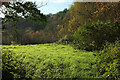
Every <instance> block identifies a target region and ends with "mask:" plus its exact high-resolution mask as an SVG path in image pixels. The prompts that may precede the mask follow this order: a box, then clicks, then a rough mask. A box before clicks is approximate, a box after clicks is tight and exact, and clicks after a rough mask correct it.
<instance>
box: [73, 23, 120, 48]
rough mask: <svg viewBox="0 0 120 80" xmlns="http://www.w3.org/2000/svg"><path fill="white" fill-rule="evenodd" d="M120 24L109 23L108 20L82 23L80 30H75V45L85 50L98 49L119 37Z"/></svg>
mask: <svg viewBox="0 0 120 80" xmlns="http://www.w3.org/2000/svg"><path fill="white" fill-rule="evenodd" d="M119 34H120V26H119V24H118V23H114V24H112V23H110V22H109V21H106V22H102V21H97V22H93V23H91V24H84V25H83V26H82V27H81V29H80V30H78V31H77V32H75V34H74V41H73V43H74V44H75V47H77V48H80V49H86V50H99V49H100V48H101V47H102V46H103V44H104V43H105V42H106V41H108V42H114V41H115V40H117V39H120V35H119Z"/></svg>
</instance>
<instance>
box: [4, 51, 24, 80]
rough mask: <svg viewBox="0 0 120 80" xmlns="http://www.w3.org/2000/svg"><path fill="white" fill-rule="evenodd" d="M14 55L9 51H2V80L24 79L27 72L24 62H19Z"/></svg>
mask: <svg viewBox="0 0 120 80" xmlns="http://www.w3.org/2000/svg"><path fill="white" fill-rule="evenodd" d="M13 55H14V53H13V52H12V51H11V50H9V49H3V50H2V79H3V80H11V79H15V78H20V79H24V78H26V77H25V74H26V72H25V70H24V68H23V67H22V65H21V64H22V62H21V61H18V60H17V59H16V58H17V57H16V56H13Z"/></svg>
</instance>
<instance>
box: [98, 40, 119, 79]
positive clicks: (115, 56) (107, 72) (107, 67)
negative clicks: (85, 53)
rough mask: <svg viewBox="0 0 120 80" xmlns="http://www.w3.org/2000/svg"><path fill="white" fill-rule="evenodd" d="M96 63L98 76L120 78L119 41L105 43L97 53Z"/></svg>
mask: <svg viewBox="0 0 120 80" xmlns="http://www.w3.org/2000/svg"><path fill="white" fill-rule="evenodd" d="M97 57H98V59H97V65H96V67H97V68H98V70H99V72H100V77H104V78H116V79H118V78H120V73H119V72H120V41H116V42H115V43H112V44H110V43H108V42H107V43H106V45H105V46H104V49H103V50H101V51H100V52H99V54H97Z"/></svg>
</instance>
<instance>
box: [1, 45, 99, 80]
mask: <svg viewBox="0 0 120 80" xmlns="http://www.w3.org/2000/svg"><path fill="white" fill-rule="evenodd" d="M2 50H3V53H2V54H3V62H4V65H3V66H6V63H8V62H9V63H8V64H10V66H12V67H14V70H10V69H13V68H9V69H8V68H7V67H6V68H4V69H8V70H9V71H11V73H12V74H14V77H15V78H21V77H22V78H24V77H25V78H31V79H36V78H95V77H98V72H97V70H96V67H95V66H94V65H93V64H94V63H95V62H96V57H95V56H94V55H93V54H94V53H93V52H86V51H79V50H75V49H74V48H72V47H71V46H70V45H60V44H59V45H58V44H55V43H51V44H39V45H3V46H2ZM6 53H8V54H9V55H12V56H11V57H12V59H10V58H9V61H8V57H7V58H6ZM6 59H7V60H6Z"/></svg>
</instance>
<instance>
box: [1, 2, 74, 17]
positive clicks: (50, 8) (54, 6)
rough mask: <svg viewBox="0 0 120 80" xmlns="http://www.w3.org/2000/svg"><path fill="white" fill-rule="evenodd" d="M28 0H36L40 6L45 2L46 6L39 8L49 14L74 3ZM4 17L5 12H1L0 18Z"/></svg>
mask: <svg viewBox="0 0 120 80" xmlns="http://www.w3.org/2000/svg"><path fill="white" fill-rule="evenodd" d="M26 1H32V2H36V4H37V6H38V7H40V6H41V4H43V5H44V6H42V7H40V8H39V10H41V13H43V14H49V13H52V14H55V13H57V12H59V11H63V10H64V9H65V8H67V9H68V8H70V6H71V5H72V3H73V0H26ZM46 3H47V4H46ZM45 4H46V5H45ZM3 9H4V7H3ZM0 10H1V9H0ZM3 17H4V14H2V13H1V12H0V18H3Z"/></svg>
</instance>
